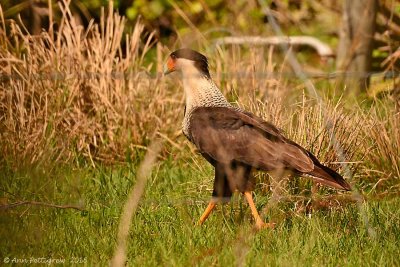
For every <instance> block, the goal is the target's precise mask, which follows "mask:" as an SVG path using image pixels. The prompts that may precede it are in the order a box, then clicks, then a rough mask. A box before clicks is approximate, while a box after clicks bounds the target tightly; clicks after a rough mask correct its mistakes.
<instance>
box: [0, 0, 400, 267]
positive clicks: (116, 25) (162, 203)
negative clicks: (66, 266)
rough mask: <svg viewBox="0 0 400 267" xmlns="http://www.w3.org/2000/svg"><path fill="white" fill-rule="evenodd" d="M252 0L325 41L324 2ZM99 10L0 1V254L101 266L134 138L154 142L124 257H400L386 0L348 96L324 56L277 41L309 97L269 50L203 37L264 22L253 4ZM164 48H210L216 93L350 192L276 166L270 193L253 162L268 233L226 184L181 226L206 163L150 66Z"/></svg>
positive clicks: (396, 126) (291, 261) (177, 100)
mask: <svg viewBox="0 0 400 267" xmlns="http://www.w3.org/2000/svg"><path fill="white" fill-rule="evenodd" d="M211 2H212V3H211ZM32 3H34V4H32ZM49 3H50V4H49ZM268 4H269V7H270V8H271V9H272V10H273V14H274V16H275V17H276V18H277V21H278V22H279V25H280V26H281V27H282V30H283V31H284V33H285V34H288V35H293V34H301V35H311V36H315V37H318V38H319V39H321V40H323V41H325V42H326V43H327V44H329V45H330V46H332V47H333V48H335V47H336V45H337V43H338V40H337V28H338V27H337V25H338V24H339V23H340V16H341V5H339V4H338V3H336V2H335V3H334V2H333V1H332V2H331V1H322V2H317V1H303V2H298V1H272V2H269V3H268ZM107 5H108V4H107V3H103V2H101V1H73V2H71V3H70V4H68V3H67V2H60V3H51V2H43V3H42V2H40V1H39V2H33V1H25V2H24V1H22V2H18V3H17V2H14V1H5V2H4V3H3V2H2V4H1V6H0V7H1V10H0V25H1V27H0V69H1V77H0V87H1V90H0V135H1V139H0V151H1V154H0V173H1V176H2V177H1V179H0V191H1V192H0V201H1V203H0V204H1V210H0V225H1V227H0V236H1V238H0V240H1V241H0V242H1V243H0V245H1V247H2V248H4V249H2V250H1V252H0V257H1V259H0V260H2V259H3V258H5V257H9V258H11V259H12V258H30V257H37V258H39V257H47V258H64V259H66V260H67V261H73V260H76V262H75V263H81V262H80V261H82V263H86V264H88V265H91V264H93V263H99V262H100V263H101V264H102V265H104V264H106V263H107V262H108V261H109V260H110V259H111V257H112V255H113V250H114V247H115V244H116V235H117V227H118V222H119V220H120V214H121V210H122V206H123V203H125V201H126V199H127V197H128V195H129V192H130V188H131V187H132V186H133V185H134V184H135V183H136V181H137V175H136V174H137V168H138V166H139V163H140V162H141V160H142V158H143V155H144V154H145V153H146V150H147V146H148V145H149V144H150V143H151V142H152V141H153V140H155V139H161V140H163V144H164V145H163V149H162V151H161V153H160V154H159V156H158V163H157V164H156V166H155V168H154V171H153V173H152V175H151V177H150V178H149V180H148V183H147V186H146V188H145V192H144V195H143V198H142V199H141V202H140V206H139V208H138V210H137V212H136V215H135V216H134V218H133V220H132V227H131V230H130V235H129V239H128V253H127V258H128V262H129V263H130V264H133V265H136V264H143V265H149V266H153V265H155V264H163V265H188V264H191V265H197V264H199V265H210V264H213V265H226V264H234V263H236V264H238V265H239V264H243V263H245V264H249V265H265V264H267V265H268V264H270V265H301V266H303V265H321V264H325V265H360V264H368V265H398V264H399V257H398V256H399V255H398V254H399V252H398V249H397V248H396V246H395V244H397V243H398V242H399V241H400V240H399V239H400V230H399V228H398V226H399V225H400V216H399V212H398V210H399V201H398V198H397V196H398V194H399V190H400V188H399V186H400V183H399V179H400V157H399V155H400V115H399V112H398V106H396V105H397V101H398V95H397V91H396V90H398V89H397V88H398V84H397V83H398V73H397V71H398V67H397V66H398V58H399V56H400V54H399V53H398V50H396V49H397V47H398V45H399V43H398V42H399V40H397V39H396V38H397V37H396V36H398V35H396V33H397V31H398V25H399V24H396V20H397V19H398V18H399V17H400V11H399V5H398V3H396V2H394V1H381V2H380V9H379V14H378V15H377V23H378V29H377V33H376V35H375V38H376V39H377V40H376V42H375V44H374V50H373V58H374V59H375V60H374V61H373V63H372V66H373V70H374V71H378V72H377V73H376V74H374V75H372V79H371V84H370V86H369V88H368V89H367V90H366V91H364V92H361V93H359V94H357V95H353V94H350V93H349V92H351V90H352V88H349V87H347V86H346V84H342V83H339V82H338V81H337V80H336V79H332V78H331V75H327V73H328V74H329V73H332V71H334V70H335V59H334V58H330V59H324V60H321V59H320V58H319V56H318V55H316V54H315V52H314V51H312V50H310V49H309V48H307V47H300V48H293V49H295V54H296V57H297V58H298V60H299V61H300V63H301V66H302V68H303V70H304V71H305V72H306V73H307V74H308V75H309V76H310V77H311V79H312V82H313V83H314V84H315V86H316V89H317V92H318V94H319V95H320V96H321V98H322V100H323V101H322V102H319V101H318V100H317V99H316V98H315V97H313V96H312V95H310V94H309V93H308V91H307V89H306V87H305V83H304V81H303V80H301V79H299V78H298V77H297V76H296V75H295V74H294V72H293V70H292V67H291V65H290V63H289V61H288V54H287V53H286V52H285V51H283V52H282V50H280V49H279V46H265V47H263V46H255V45H251V44H250V45H244V46H238V45H221V44H216V43H215V38H217V37H222V36H226V35H233V36H242V35H262V36H269V35H273V33H274V32H273V29H272V28H271V25H270V23H266V21H267V18H266V16H265V14H264V13H263V11H262V9H261V7H260V5H259V4H258V3H256V2H250V3H248V2H241V1H237V2H235V4H232V3H229V2H228V1H219V2H218V1H217V2H215V1H210V2H208V1H199V2H194V3H192V2H190V3H189V2H174V1H166V2H164V1H149V2H147V1H134V2H132V3H129V4H128V2H122V1H121V2H114V3H111V4H109V5H108V6H107ZM49 6H50V7H51V8H49ZM101 6H103V8H100V7H101ZM35 12H36V13H35ZM388 12H389V13H388ZM19 14H20V15H19ZM121 15H125V16H126V17H122V16H121ZM139 17H141V19H139ZM92 18H93V20H92ZM38 25H39V26H38ZM38 27H39V28H38ZM38 29H39V30H38ZM181 46H189V47H192V48H195V49H198V50H200V51H202V52H203V53H204V54H206V55H207V56H208V57H209V59H210V68H211V73H212V76H213V78H214V80H215V82H216V83H217V84H218V85H219V86H220V88H221V89H222V91H223V92H224V94H225V95H226V96H227V97H228V99H229V100H230V101H232V102H234V103H237V104H238V105H240V106H241V107H243V108H245V109H247V110H249V111H252V112H254V113H256V114H258V115H259V116H262V117H263V118H265V119H266V120H268V121H271V122H273V123H275V124H276V125H277V126H279V127H280V128H282V129H284V130H285V132H286V135H287V136H288V137H289V138H291V139H293V140H295V141H296V142H298V143H300V144H301V145H303V146H304V147H306V148H307V149H309V150H311V151H312V152H313V153H315V154H316V155H317V156H318V157H319V158H320V159H321V161H323V162H325V163H326V164H328V165H329V166H331V167H332V168H334V169H337V170H338V171H339V172H341V173H343V174H345V176H346V179H348V180H349V181H350V183H351V184H352V185H353V186H354V188H355V189H356V191H359V192H360V193H353V194H344V193H340V192H335V191H333V190H330V189H326V188H318V187H317V186H313V185H312V184H311V183H310V182H309V181H308V180H305V179H298V178H293V179H291V180H290V181H286V182H285V186H284V190H283V192H282V193H281V196H280V198H279V201H275V202H274V201H269V199H270V197H271V192H270V189H269V188H270V182H269V177H268V175H266V174H259V175H258V181H259V186H258V187H257V189H256V191H255V194H256V201H257V204H258V208H259V209H260V210H264V217H265V218H266V220H269V221H275V222H277V223H278V226H277V229H276V230H274V231H262V232H258V233H256V232H253V231H252V229H251V224H252V223H251V218H250V212H249V210H248V208H247V206H246V205H245V203H243V202H242V201H241V199H240V198H239V197H235V198H234V200H233V201H232V203H231V204H230V205H228V206H226V207H223V208H222V207H221V208H220V209H219V211H217V212H216V213H215V214H214V215H213V216H212V217H211V218H210V221H207V223H206V225H205V226H204V227H201V228H200V227H195V226H194V223H195V222H196V220H197V217H198V216H199V215H200V214H201V212H202V210H203V209H204V207H205V203H206V202H207V200H208V198H209V195H210V191H211V188H212V179H213V173H212V170H211V168H210V167H209V166H208V165H207V163H206V162H205V161H204V160H203V159H202V158H201V157H200V156H199V155H197V154H196V153H195V151H194V148H193V147H192V146H191V145H190V144H189V143H188V141H186V139H185V138H184V137H183V136H182V135H181V131H180V121H181V119H182V116H183V105H184V104H183V99H184V97H183V91H182V85H181V83H180V81H179V79H178V77H176V76H171V77H163V76H162V75H161V74H160V72H161V70H162V65H163V63H164V60H165V58H166V56H167V55H168V54H169V52H170V50H173V49H175V48H178V47H181ZM334 78H336V77H334ZM327 125H329V126H330V127H327ZM332 140H336V141H337V143H336V144H339V145H340V148H341V150H342V151H343V152H344V157H345V158H344V161H345V162H343V159H341V158H339V157H338V155H337V154H338V153H337V147H335V142H334V141H332ZM26 204H28V205H26ZM44 204H48V206H50V207H44V206H43V205H44ZM56 204H59V205H61V206H57V207H58V208H57V207H56V206H55V205H56ZM71 207H73V208H75V210H74V209H70V208H71ZM72 263H74V262H72Z"/></svg>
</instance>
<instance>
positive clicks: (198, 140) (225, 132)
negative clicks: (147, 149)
mask: <svg viewBox="0 0 400 267" xmlns="http://www.w3.org/2000/svg"><path fill="white" fill-rule="evenodd" d="M189 131H190V133H189V139H190V140H191V141H192V142H193V143H194V144H195V145H196V147H197V148H198V149H199V150H200V152H201V153H202V154H203V155H204V156H206V157H208V158H211V159H213V160H215V161H217V162H220V163H223V164H225V163H230V162H232V161H236V162H241V163H243V164H247V165H249V166H252V167H254V168H258V169H261V170H265V171H269V170H275V169H282V168H283V169H291V170H294V171H297V172H300V173H306V174H309V175H312V176H314V177H315V178H314V179H315V180H316V181H317V182H319V183H322V184H325V185H328V186H331V187H335V188H338V189H344V190H350V185H349V184H348V183H347V182H346V181H345V180H344V179H343V177H342V176H341V175H340V174H338V173H337V172H335V171H333V170H331V169H329V168H328V167H326V166H323V165H322V164H321V163H320V162H319V161H318V159H317V158H316V157H315V156H314V155H313V154H312V153H310V152H309V151H307V150H305V149H304V148H302V147H301V146H300V145H298V144H296V143H295V142H293V141H291V140H289V139H287V138H286V137H284V136H283V135H282V133H281V131H280V130H279V129H278V128H276V127H275V126H274V125H272V124H270V123H268V122H266V121H264V120H262V119H261V118H258V117H256V116H255V115H253V114H251V113H246V112H240V111H237V110H235V109H232V108H226V107H201V108H197V109H195V110H194V111H192V114H191V119H190V130H189Z"/></svg>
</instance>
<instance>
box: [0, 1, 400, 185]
mask: <svg viewBox="0 0 400 267" xmlns="http://www.w3.org/2000/svg"><path fill="white" fill-rule="evenodd" d="M60 9H61V10H62V14H63V16H62V20H61V23H59V25H58V27H57V28H58V29H57V31H54V30H53V28H50V29H49V30H47V31H43V32H42V34H41V35H39V36H32V35H30V34H29V33H28V32H27V31H26V30H25V29H24V27H23V26H22V25H19V24H18V23H16V22H14V21H5V22H3V20H1V23H2V24H1V25H2V27H1V28H0V45H1V50H0V69H1V73H2V76H1V80H0V133H1V141H0V142H1V157H2V159H3V160H5V159H10V160H11V161H12V162H13V164H15V165H17V164H18V163H19V162H21V160H28V161H30V162H41V161H47V160H51V161H71V160H75V159H77V158H80V157H83V158H85V159H87V160H89V161H91V162H95V161H96V160H97V161H106V162H110V161H124V160H125V159H126V157H127V155H129V153H128V152H129V151H134V150H136V149H138V148H143V147H145V146H146V145H147V144H148V143H149V141H150V140H151V139H153V138H154V137H155V136H161V137H162V138H164V139H166V140H167V141H168V142H169V144H171V146H170V147H173V148H174V149H175V148H179V149H180V150H181V151H187V150H185V149H184V150H182V149H181V148H182V145H180V144H182V140H183V139H182V140H176V139H177V138H178V137H179V132H180V131H179V130H180V120H181V118H182V112H183V93H182V90H181V84H180V82H178V79H176V77H174V76H172V77H171V78H165V79H164V78H162V77H161V75H158V74H157V75H155V76H154V75H151V74H150V73H151V70H152V69H154V68H155V69H156V70H157V71H160V70H161V66H162V63H163V60H164V58H165V56H166V54H167V53H168V51H166V50H167V49H164V48H163V47H162V45H161V44H156V45H154V43H153V40H152V35H151V34H148V33H145V32H144V28H143V25H142V24H141V23H140V22H138V23H137V24H136V26H135V27H134V29H133V32H132V33H131V34H127V35H125V33H124V27H125V20H124V18H122V17H120V16H119V15H117V14H114V13H113V9H112V6H111V5H110V6H109V8H108V10H107V12H104V15H103V16H102V19H101V23H100V24H96V23H91V24H90V25H89V26H88V27H87V28H83V27H82V26H81V25H78V24H76V22H75V21H74V19H73V16H72V15H71V12H70V10H69V8H68V6H67V4H65V3H63V4H60ZM0 18H1V15H0ZM152 46H156V48H157V49H155V51H156V54H157V55H156V58H155V59H154V60H153V59H152V60H151V61H152V62H153V63H145V61H146V59H149V56H148V52H149V50H150V48H151V47H152ZM200 50H202V51H206V53H207V55H208V56H209V57H210V64H211V69H212V70H211V72H212V73H213V74H214V75H213V76H214V78H215V81H216V83H217V84H218V85H220V87H221V89H222V90H223V92H224V94H225V95H227V96H228V98H229V99H230V100H231V101H233V102H235V101H237V102H238V103H240V105H241V106H242V107H244V108H246V109H248V110H250V111H253V112H255V113H257V114H259V115H260V116H262V117H264V118H265V119H267V120H269V121H272V122H273V123H275V124H277V125H278V126H279V127H281V128H283V129H284V130H285V131H286V133H287V135H288V137H290V138H293V139H294V140H295V141H297V142H299V143H300V144H302V145H304V146H305V147H306V148H308V149H310V150H311V151H312V152H314V153H315V154H316V155H317V156H318V157H319V158H320V159H321V161H323V162H326V163H328V164H329V165H330V166H331V167H333V168H334V169H339V171H340V170H341V166H343V162H339V159H338V157H337V153H336V151H335V148H334V146H333V144H332V138H335V140H337V141H338V143H339V144H340V147H341V149H342V150H343V151H344V154H345V159H346V161H347V162H348V164H350V167H351V170H352V171H353V172H354V173H355V180H354V181H355V182H357V183H358V184H361V185H362V186H364V185H365V186H370V187H373V186H374V185H376V184H377V182H378V181H381V179H384V180H391V181H395V183H390V184H391V186H394V185H396V184H397V182H398V179H399V176H400V174H399V165H400V163H399V157H398V155H399V149H400V143H399V138H398V137H399V133H400V125H399V123H398V121H399V115H398V114H396V113H395V111H394V109H392V108H391V107H386V108H384V109H383V110H384V115H382V108H383V107H384V106H385V104H379V103H372V107H371V108H370V109H369V110H367V111H366V110H365V109H362V108H360V107H358V106H354V107H351V108H348V107H346V99H342V100H340V101H339V102H338V101H332V100H329V99H328V100H327V101H326V105H325V107H321V106H320V105H319V104H318V103H316V102H315V101H313V100H311V99H310V98H309V97H307V96H306V95H305V93H304V88H303V85H301V84H300V85H297V86H293V83H291V81H290V79H288V78H287V77H284V75H283V74H284V73H285V72H286V71H287V70H288V67H287V66H286V64H285V59H283V61H280V62H282V63H280V64H276V62H277V61H275V60H274V54H275V51H274V49H273V47H270V48H268V49H263V48H250V49H248V50H244V49H241V48H239V47H235V46H234V47H231V48H224V47H219V46H218V47H215V49H213V50H208V51H207V49H202V48H200ZM325 118H328V119H329V122H328V124H329V125H330V126H331V127H330V128H327V127H326V123H327V122H326V119H325ZM181 154H184V153H181ZM394 178H396V179H394ZM363 181H365V183H363ZM378 183H379V182H378ZM375 188H376V187H375Z"/></svg>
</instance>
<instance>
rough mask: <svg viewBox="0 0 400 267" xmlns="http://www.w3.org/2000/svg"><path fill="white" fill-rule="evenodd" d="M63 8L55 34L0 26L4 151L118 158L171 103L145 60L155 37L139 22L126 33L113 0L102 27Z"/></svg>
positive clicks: (154, 126)
mask: <svg viewBox="0 0 400 267" xmlns="http://www.w3.org/2000/svg"><path fill="white" fill-rule="evenodd" d="M60 8H61V10H62V14H63V17H62V20H61V23H60V25H58V31H57V32H53V31H52V30H51V29H50V30H49V31H47V32H46V31H44V32H42V34H41V35H40V36H32V35H30V34H29V33H27V32H26V31H25V30H24V28H23V27H22V26H19V25H18V24H17V23H15V22H13V21H9V22H7V23H8V24H9V27H7V28H8V29H10V30H9V32H6V31H5V29H6V27H4V25H3V28H2V29H1V31H2V32H1V35H0V36H1V38H2V39H3V40H2V41H1V42H0V43H2V44H3V47H2V49H1V53H0V63H1V65H0V67H1V72H2V74H3V75H2V80H1V84H0V86H1V92H0V99H1V104H0V110H1V114H2V116H1V118H0V120H1V121H0V122H1V124H0V125H1V132H2V150H3V151H2V155H10V156H11V158H14V159H28V160H29V161H32V162H36V161H40V160H42V159H43V158H44V157H48V156H51V159H52V160H69V159H71V158H73V157H74V156H76V155H77V154H78V155H84V156H85V157H87V158H91V159H100V160H114V161H115V160H123V159H124V154H125V153H126V151H127V149H131V150H133V149H135V146H136V145H142V144H145V143H147V142H148V140H149V139H150V138H151V137H152V136H154V135H155V133H156V131H157V130H158V129H159V128H160V125H161V124H162V121H161V119H160V117H161V115H162V114H163V113H166V114H168V110H170V111H171V108H170V107H171V106H172V107H173V106H174V104H170V103H169V99H170V98H169V96H168V91H167V90H165V87H164V85H163V84H162V83H160V81H159V78H157V77H156V78H151V77H150V76H149V68H150V67H151V66H147V67H146V66H145V64H144V62H143V61H144V57H145V55H146V53H147V52H148V51H149V48H150V44H151V42H152V35H151V34H150V35H148V37H144V35H145V34H144V32H143V30H144V27H143V25H142V24H141V23H140V22H138V23H137V24H136V26H135V27H134V30H133V32H132V33H131V34H129V35H126V36H124V27H125V20H124V18H122V17H120V16H119V15H117V14H114V13H113V10H112V6H111V5H110V6H109V9H108V12H105V13H107V14H104V12H103V14H104V15H103V16H102V19H101V23H100V25H98V24H95V23H91V24H90V25H89V26H88V28H86V29H84V28H83V27H82V26H81V25H77V24H76V23H75V21H74V19H73V16H72V15H71V12H70V10H69V8H68V6H67V5H66V4H65V3H64V4H61V5H60ZM124 38H125V39H124ZM168 117H169V118H171V117H173V115H172V113H169V116H168ZM167 122H168V121H167Z"/></svg>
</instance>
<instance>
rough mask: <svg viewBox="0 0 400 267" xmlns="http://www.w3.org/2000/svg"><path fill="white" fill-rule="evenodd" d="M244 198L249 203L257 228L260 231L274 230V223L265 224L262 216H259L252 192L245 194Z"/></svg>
mask: <svg viewBox="0 0 400 267" xmlns="http://www.w3.org/2000/svg"><path fill="white" fill-rule="evenodd" d="M244 196H245V197H246V199H247V202H248V203H249V206H250V209H251V213H252V214H253V217H254V220H255V221H256V227H257V228H258V229H262V228H273V227H274V226H275V224H274V223H265V222H264V221H263V220H262V219H261V217H260V214H258V211H257V208H256V205H255V204H254V201H253V196H252V195H251V192H249V191H246V192H244Z"/></svg>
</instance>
